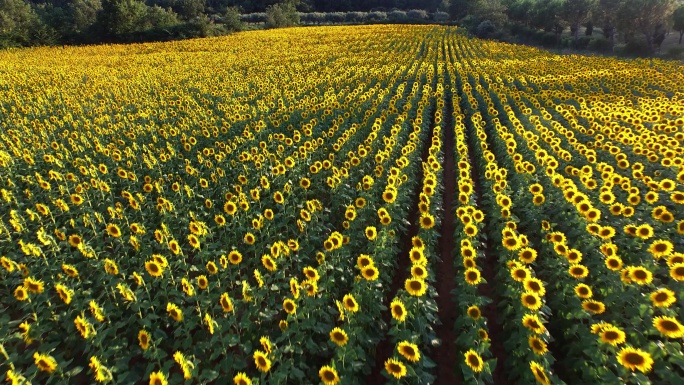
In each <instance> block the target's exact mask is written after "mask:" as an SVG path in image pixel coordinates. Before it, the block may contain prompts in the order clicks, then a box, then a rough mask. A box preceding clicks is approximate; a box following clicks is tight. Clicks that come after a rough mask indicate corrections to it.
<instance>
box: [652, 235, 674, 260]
mask: <svg viewBox="0 0 684 385" xmlns="http://www.w3.org/2000/svg"><path fill="white" fill-rule="evenodd" d="M672 251H674V246H673V245H672V242H670V241H668V240H665V239H657V240H655V241H653V243H651V246H650V247H649V248H648V252H649V253H651V254H652V255H653V258H655V259H660V258H662V257H667V256H669V255H670V254H672Z"/></svg>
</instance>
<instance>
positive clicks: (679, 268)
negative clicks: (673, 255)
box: [670, 263, 684, 281]
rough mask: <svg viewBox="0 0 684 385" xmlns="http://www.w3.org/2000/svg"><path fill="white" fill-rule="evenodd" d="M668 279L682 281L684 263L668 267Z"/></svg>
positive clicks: (683, 279) (683, 277)
mask: <svg viewBox="0 0 684 385" xmlns="http://www.w3.org/2000/svg"><path fill="white" fill-rule="evenodd" d="M670 277H672V279H674V280H675V281H684V263H675V264H674V265H672V266H670Z"/></svg>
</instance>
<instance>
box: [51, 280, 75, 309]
mask: <svg viewBox="0 0 684 385" xmlns="http://www.w3.org/2000/svg"><path fill="white" fill-rule="evenodd" d="M55 291H57V294H58V295H59V298H61V299H62V301H63V302H64V303H65V304H67V305H68V304H70V303H71V299H72V298H73V296H74V291H73V290H71V289H69V288H68V287H66V286H65V285H63V284H61V283H58V284H56V285H55Z"/></svg>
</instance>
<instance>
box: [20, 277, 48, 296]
mask: <svg viewBox="0 0 684 385" xmlns="http://www.w3.org/2000/svg"><path fill="white" fill-rule="evenodd" d="M24 288H25V289H26V290H28V291H29V292H31V293H33V294H40V293H42V292H43V290H45V284H44V283H43V281H41V280H39V279H35V278H33V277H26V278H24Z"/></svg>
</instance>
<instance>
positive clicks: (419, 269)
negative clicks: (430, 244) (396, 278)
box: [411, 264, 428, 280]
mask: <svg viewBox="0 0 684 385" xmlns="http://www.w3.org/2000/svg"><path fill="white" fill-rule="evenodd" d="M411 276H412V277H413V278H416V279H422V280H425V279H426V278H427V276H428V272H427V270H426V269H425V267H424V266H422V265H420V264H414V265H413V266H411Z"/></svg>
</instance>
